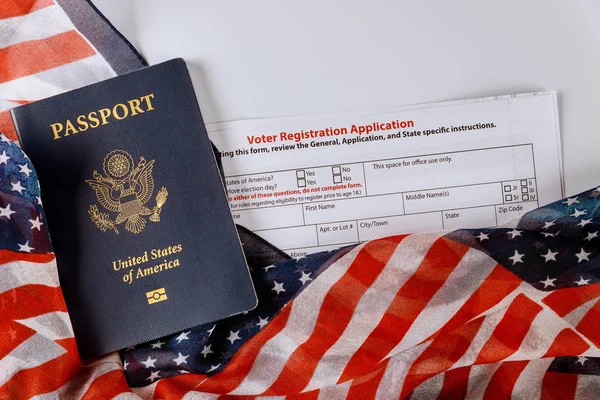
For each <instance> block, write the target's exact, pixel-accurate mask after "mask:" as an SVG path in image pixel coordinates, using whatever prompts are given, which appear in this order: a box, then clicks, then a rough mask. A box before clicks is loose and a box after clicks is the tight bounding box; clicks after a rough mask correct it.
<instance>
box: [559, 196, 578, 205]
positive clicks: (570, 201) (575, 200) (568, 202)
mask: <svg viewBox="0 0 600 400" xmlns="http://www.w3.org/2000/svg"><path fill="white" fill-rule="evenodd" d="M577 197H579V196H576V197H572V198H569V199H566V200H565V201H563V202H562V203H563V204H566V205H567V206H572V205H573V204H575V203H579V200H577Z"/></svg>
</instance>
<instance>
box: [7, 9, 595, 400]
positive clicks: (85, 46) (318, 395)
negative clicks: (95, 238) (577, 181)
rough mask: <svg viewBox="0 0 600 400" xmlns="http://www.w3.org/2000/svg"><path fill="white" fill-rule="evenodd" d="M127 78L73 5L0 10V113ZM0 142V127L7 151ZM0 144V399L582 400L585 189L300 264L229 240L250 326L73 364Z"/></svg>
mask: <svg viewBox="0 0 600 400" xmlns="http://www.w3.org/2000/svg"><path fill="white" fill-rule="evenodd" d="M142 65H143V62H142V61H141V60H140V58H139V55H138V54H137V53H136V52H135V51H134V50H132V49H131V47H130V45H129V44H128V43H126V42H124V40H123V39H122V37H121V36H120V35H118V33H116V32H115V31H114V30H113V29H112V27H111V26H110V25H109V24H108V23H107V22H106V21H105V20H104V19H103V18H102V17H101V16H99V15H98V14H97V13H96V11H95V9H94V8H93V7H92V6H91V4H90V3H87V2H85V1H78V0H59V1H58V2H57V3H56V2H54V1H52V0H3V1H2V4H0V66H1V67H2V68H0V109H3V110H7V109H9V108H11V107H13V106H16V105H18V104H22V103H25V102H29V101H33V100H37V99H40V98H43V97H47V96H50V95H53V94H56V93H59V92H61V91H65V90H69V89H74V88H76V87H79V86H82V85H85V84H88V83H92V82H95V81H98V80H101V79H105V78H109V77H111V76H114V75H116V74H120V73H122V72H126V71H127V70H131V69H135V68H138V67H140V66H142ZM12 129H13V128H12V124H11V123H10V118H9V116H8V114H7V113H2V114H0V130H4V131H5V132H6V134H7V137H8V138H11V139H14V138H15V133H14V131H13V130H12ZM7 137H6V136H1V137H0V399H21V398H36V399H54V398H65V399H105V398H113V397H116V398H119V399H136V398H144V399H152V398H156V399H183V398H185V399H217V398H220V399H228V398H229V399H254V398H264V399H280V398H281V399H283V398H287V399H420V398H426V399H431V398H440V399H446V398H452V399H454V398H469V399H480V398H510V397H513V398H523V399H536V398H542V399H572V398H579V399H589V398H596V397H598V395H597V393H598V389H597V388H598V387H600V377H599V378H596V376H600V351H599V350H598V346H600V333H598V329H596V326H597V325H598V323H600V304H599V303H598V302H599V300H600V285H599V279H600V276H599V273H598V272H597V271H598V268H597V266H598V263H599V262H600V257H599V255H600V226H599V225H600V211H599V208H600V188H597V189H594V190H590V191H588V192H585V193H582V194H580V195H577V196H574V197H570V198H567V199H564V200H561V201H558V202H556V203H553V204H551V205H548V206H545V207H542V208H540V209H538V210H535V211H533V212H530V213H528V214H527V215H525V216H524V217H523V218H522V219H521V220H519V221H515V222H514V223H512V224H511V225H510V226H507V227H503V228H497V229H476V230H460V231H454V232H450V233H448V232H437V233H425V234H414V235H402V236H395V237H389V238H384V239H380V240H375V241H371V242H368V243H363V244H360V245H357V246H350V247H345V248H342V249H339V250H336V251H332V252H326V253H319V254H315V255H310V256H308V257H305V258H300V259H289V258H288V257H286V256H285V255H284V254H283V253H281V252H279V251H278V250H277V249H274V248H272V247H271V246H270V245H269V244H268V243H265V242H264V241H262V240H261V239H260V238H258V237H257V236H255V235H253V234H252V233H251V232H248V231H246V230H244V229H243V228H241V227H240V228H239V230H240V235H241V238H242V241H243V242H244V250H245V251H246V253H247V257H248V261H249V264H250V266H251V268H252V277H253V280H254V283H255V286H256V289H257V292H258V295H259V306H258V307H257V308H256V309H255V310H253V311H250V312H248V313H247V314H242V315H238V316H234V317H231V318H228V319H225V320H222V321H217V322H215V323H211V324H206V325H203V326H199V327H196V328H193V329H190V330H186V331H183V332H178V333H176V334H174V335H171V336H169V337H165V338H161V339H157V340H154V341H152V342H150V343H146V344H141V345H137V346H133V347H131V348H128V349H124V350H123V351H122V352H120V354H117V353H114V354H110V355H108V356H106V357H103V358H102V359H99V360H96V361H94V362H92V363H87V364H84V363H82V362H81V360H80V359H79V355H78V353H77V349H76V346H75V341H74V339H73V332H72V329H71V325H70V320H69V317H68V314H67V310H66V308H65V304H64V301H63V297H62V293H61V291H60V283H59V280H58V274H57V272H56V268H57V266H56V263H55V259H54V256H53V254H52V253H51V252H50V251H51V247H50V241H49V238H48V235H47V231H46V226H45V218H44V214H43V208H42V205H41V204H40V200H39V195H40V194H39V187H38V184H37V178H36V175H35V171H34V168H33V166H32V165H31V163H30V162H29V160H28V159H27V157H26V156H25V155H24V154H23V153H22V152H21V150H20V149H19V148H18V147H17V146H16V145H15V144H13V143H11V141H10V140H8V139H7ZM156 323H161V322H160V321H156Z"/></svg>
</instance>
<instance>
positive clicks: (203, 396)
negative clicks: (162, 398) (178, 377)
mask: <svg viewBox="0 0 600 400" xmlns="http://www.w3.org/2000/svg"><path fill="white" fill-rule="evenodd" d="M218 398H219V396H218V395H215V394H210V393H201V392H193V391H192V392H187V393H186V394H185V396H183V397H182V398H181V400H216V399H218Z"/></svg>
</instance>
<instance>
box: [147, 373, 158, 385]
mask: <svg viewBox="0 0 600 400" xmlns="http://www.w3.org/2000/svg"><path fill="white" fill-rule="evenodd" d="M159 373H160V371H154V372H150V376H149V377H147V378H146V380H147V381H150V383H152V382H154V381H155V380H157V379H159V378H160V375H159Z"/></svg>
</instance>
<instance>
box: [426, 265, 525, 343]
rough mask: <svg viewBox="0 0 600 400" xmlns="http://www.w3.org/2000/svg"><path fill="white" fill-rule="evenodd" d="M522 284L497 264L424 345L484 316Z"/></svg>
mask: <svg viewBox="0 0 600 400" xmlns="http://www.w3.org/2000/svg"><path fill="white" fill-rule="evenodd" d="M521 283H523V281H522V280H521V279H520V278H519V277H518V276H516V275H515V274H513V273H512V272H510V271H509V270H507V269H506V268H504V267H503V266H502V265H500V264H497V265H496V266H495V267H494V269H493V270H492V272H491V273H490V274H489V275H488V276H487V278H485V279H484V281H483V282H482V283H481V285H479V287H478V288H477V289H476V290H475V291H474V292H473V294H472V295H471V296H470V297H469V299H468V300H467V301H466V302H465V304H463V305H462V307H461V308H460V309H459V310H458V311H457V312H456V313H455V314H454V315H453V316H452V318H450V320H448V322H446V324H445V325H444V326H443V327H442V328H441V329H440V330H438V331H437V332H436V333H434V334H433V335H431V336H430V337H429V338H427V339H426V340H424V341H423V342H422V343H424V342H428V341H430V340H431V339H433V338H434V337H435V336H437V335H443V334H445V333H447V332H450V331H453V330H454V329H456V328H457V327H459V326H461V325H463V324H464V323H465V322H467V321H470V320H472V319H473V318H475V317H477V316H479V315H481V314H483V313H484V312H486V311H487V310H489V309H490V308H492V307H494V306H495V305H496V304H498V303H500V302H501V301H502V300H503V299H505V298H506V296H508V295H509V294H511V293H512V292H514V291H515V290H516V289H517V288H518V287H519V285H521Z"/></svg>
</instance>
